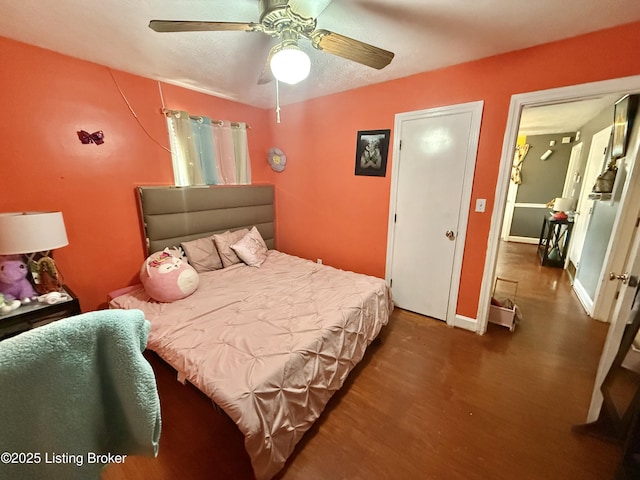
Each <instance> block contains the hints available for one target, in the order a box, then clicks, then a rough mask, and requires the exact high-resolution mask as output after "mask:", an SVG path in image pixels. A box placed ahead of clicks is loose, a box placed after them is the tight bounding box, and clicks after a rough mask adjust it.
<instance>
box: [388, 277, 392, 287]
mask: <svg viewBox="0 0 640 480" xmlns="http://www.w3.org/2000/svg"><path fill="white" fill-rule="evenodd" d="M389 286H390V287H391V286H393V278H390V279H389Z"/></svg>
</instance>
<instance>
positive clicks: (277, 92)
mask: <svg viewBox="0 0 640 480" xmlns="http://www.w3.org/2000/svg"><path fill="white" fill-rule="evenodd" d="M278 84H279V82H278V79H277V78H276V123H280V87H279V86H278Z"/></svg>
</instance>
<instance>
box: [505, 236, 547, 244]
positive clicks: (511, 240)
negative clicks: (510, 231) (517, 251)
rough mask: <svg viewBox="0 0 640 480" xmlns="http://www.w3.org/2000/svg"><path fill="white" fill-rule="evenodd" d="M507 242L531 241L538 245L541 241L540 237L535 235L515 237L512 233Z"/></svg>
mask: <svg viewBox="0 0 640 480" xmlns="http://www.w3.org/2000/svg"><path fill="white" fill-rule="evenodd" d="M507 242H516V243H531V244H533V245H537V244H538V243H539V242H540V239H539V238H533V237H514V236H511V235H510V236H508V237H507Z"/></svg>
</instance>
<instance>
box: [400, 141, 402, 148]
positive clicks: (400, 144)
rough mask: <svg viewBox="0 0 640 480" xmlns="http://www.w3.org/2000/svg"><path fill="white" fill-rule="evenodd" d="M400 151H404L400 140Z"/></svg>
mask: <svg viewBox="0 0 640 480" xmlns="http://www.w3.org/2000/svg"><path fill="white" fill-rule="evenodd" d="M400 150H402V140H400Z"/></svg>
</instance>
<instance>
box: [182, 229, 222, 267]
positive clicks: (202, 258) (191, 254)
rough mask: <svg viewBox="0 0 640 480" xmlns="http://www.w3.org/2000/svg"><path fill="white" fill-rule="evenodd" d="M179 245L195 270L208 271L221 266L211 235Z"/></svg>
mask: <svg viewBox="0 0 640 480" xmlns="http://www.w3.org/2000/svg"><path fill="white" fill-rule="evenodd" d="M180 246H181V247H182V249H183V250H184V253H186V255H187V260H189V265H191V266H192V267H193V268H195V269H196V272H198V273H201V272H209V271H211V270H218V269H220V268H222V260H220V255H218V250H216V245H215V244H214V243H213V236H211V237H204V238H197V239H196V240H191V241H189V242H182V243H181V244H180Z"/></svg>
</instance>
